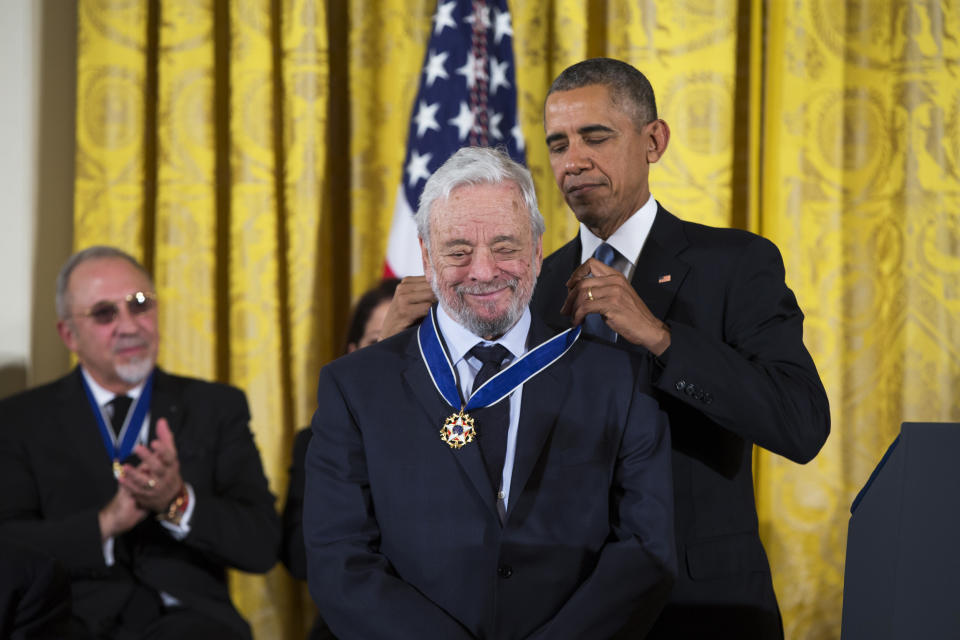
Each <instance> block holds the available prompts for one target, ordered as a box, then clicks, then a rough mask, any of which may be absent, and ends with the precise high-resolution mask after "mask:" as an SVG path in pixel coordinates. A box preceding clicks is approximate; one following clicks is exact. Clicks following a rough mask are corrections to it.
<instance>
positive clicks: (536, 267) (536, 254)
mask: <svg viewBox="0 0 960 640" xmlns="http://www.w3.org/2000/svg"><path fill="white" fill-rule="evenodd" d="M542 266H543V236H540V237H539V238H537V244H536V245H535V246H534V248H533V277H534V278H538V277H540V268H541V267H542Z"/></svg>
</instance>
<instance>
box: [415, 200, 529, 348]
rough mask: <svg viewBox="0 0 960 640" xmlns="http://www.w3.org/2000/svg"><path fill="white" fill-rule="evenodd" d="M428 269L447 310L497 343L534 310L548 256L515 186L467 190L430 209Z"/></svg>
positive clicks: (425, 265) (425, 261) (425, 254)
mask: <svg viewBox="0 0 960 640" xmlns="http://www.w3.org/2000/svg"><path fill="white" fill-rule="evenodd" d="M421 249H422V253H423V269H424V273H425V274H426V276H427V280H428V281H429V282H430V284H431V286H432V287H433V290H434V293H435V294H436V296H437V299H439V300H440V304H442V305H443V308H444V310H445V311H446V312H447V313H448V314H450V317H452V318H453V319H454V320H456V321H457V322H459V323H460V324H461V325H463V326H465V327H466V328H467V329H469V330H470V331H471V332H473V333H474V334H476V335H478V336H481V337H484V338H496V337H499V336H501V335H503V334H504V333H506V332H507V331H508V330H509V329H510V327H512V326H513V325H514V324H516V322H517V320H519V319H520V316H521V315H522V314H523V311H524V309H526V307H527V305H528V304H529V303H530V297H531V296H532V295H533V285H534V284H535V283H536V281H537V276H538V275H539V274H540V262H541V259H542V257H543V249H542V245H541V241H540V238H539V237H538V238H536V239H534V237H533V230H532V229H531V225H530V216H529V213H528V211H527V207H526V205H525V204H524V202H523V196H522V194H521V192H520V189H519V187H517V185H516V184H514V183H513V182H505V183H501V184H480V185H463V186H460V187H457V188H456V189H454V190H453V192H451V194H450V197H448V198H446V199H444V200H437V201H436V202H434V204H433V207H432V208H431V210H430V249H429V251H428V250H427V248H426V246H425V245H424V243H423V242H422V241H421Z"/></svg>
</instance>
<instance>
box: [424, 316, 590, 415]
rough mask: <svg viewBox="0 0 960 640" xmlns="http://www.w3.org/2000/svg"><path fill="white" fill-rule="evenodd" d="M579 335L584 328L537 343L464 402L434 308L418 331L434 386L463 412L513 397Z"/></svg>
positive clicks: (559, 356)
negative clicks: (442, 339)
mask: <svg viewBox="0 0 960 640" xmlns="http://www.w3.org/2000/svg"><path fill="white" fill-rule="evenodd" d="M579 337H580V327H575V328H572V329H567V330H566V331H564V332H563V333H560V334H558V335H555V336H554V337H552V338H550V339H549V340H547V341H546V342H543V343H541V344H539V345H537V346H536V347H534V348H533V349H531V350H530V351H528V352H527V353H525V354H524V355H523V356H521V357H519V358H517V359H516V360H514V361H513V362H511V363H510V365H509V366H507V367H505V368H503V369H502V370H501V371H500V372H499V373H497V374H496V375H495V376H493V377H492V378H490V379H489V380H487V381H486V382H485V383H483V385H482V386H481V387H480V388H479V389H475V390H474V391H473V393H472V394H471V395H470V397H469V398H468V399H467V402H466V403H463V402H462V401H461V399H460V390H459V389H458V387H457V380H456V376H455V374H454V370H453V363H451V362H450V358H449V357H448V356H447V352H446V351H445V350H444V348H443V345H442V344H441V343H440V335H439V329H438V328H437V319H436V315H435V313H434V310H433V309H432V308H431V309H430V314H429V315H428V316H427V317H426V318H425V319H424V320H423V322H422V323H421V324H420V329H419V330H418V332H417V342H418V343H419V345H420V355H421V356H422V357H423V362H424V364H425V365H426V366H427V371H428V372H429V374H430V379H431V380H433V386H434V387H436V389H437V391H438V392H439V393H440V395H441V396H443V399H444V400H446V401H447V404H449V405H450V406H451V407H453V408H454V409H456V408H457V407H460V411H461V413H462V412H464V411H470V410H472V409H478V408H483V407H489V406H492V405H495V404H497V403H498V402H500V401H501V400H503V399H504V398H506V397H507V396H509V395H510V394H511V393H512V392H513V390H514V389H516V388H517V387H519V386H520V385H522V384H523V383H524V382H526V381H527V380H529V379H530V378H532V377H534V376H535V375H537V374H539V373H540V372H541V371H543V370H544V369H546V368H547V367H549V366H550V365H551V364H553V363H554V362H556V361H557V360H559V359H560V358H561V357H562V356H563V354H565V353H566V352H567V351H569V350H570V347H572V346H573V343H574V342H576V341H577V338H579Z"/></svg>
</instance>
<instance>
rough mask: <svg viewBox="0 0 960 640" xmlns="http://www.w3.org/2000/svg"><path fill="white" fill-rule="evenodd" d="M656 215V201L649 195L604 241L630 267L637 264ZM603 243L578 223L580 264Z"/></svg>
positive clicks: (583, 225)
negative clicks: (644, 202)
mask: <svg viewBox="0 0 960 640" xmlns="http://www.w3.org/2000/svg"><path fill="white" fill-rule="evenodd" d="M656 215H657V201H656V200H654V199H653V196H652V195H651V196H650V198H649V199H648V200H647V202H646V204H644V205H643V206H642V207H640V208H639V209H637V210H636V211H635V212H634V214H633V215H632V216H630V217H629V218H627V219H626V221H625V222H624V223H623V224H622V225H620V228H619V229H617V230H616V231H614V232H613V235H611V236H610V237H609V238H607V240H606V242H607V244H609V245H610V246H611V247H613V248H614V249H616V250H617V252H618V253H619V254H620V255H622V256H623V257H624V258H626V259H627V261H628V262H629V263H630V266H631V267H635V266H636V264H637V258H638V257H639V256H640V251H641V250H642V249H643V245H644V243H645V242H646V241H647V236H649V235H650V227H652V226H653V219H654V218H655V217H656ZM601 243H603V240H601V239H600V238H598V237H597V236H595V235H593V232H591V231H590V230H589V229H587V227H586V225H585V224H583V223H582V222H581V223H580V264H583V263H584V262H586V261H587V259H588V258H591V257H593V252H594V251H596V250H597V247H599V246H600V245H601Z"/></svg>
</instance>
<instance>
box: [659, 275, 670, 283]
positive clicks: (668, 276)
mask: <svg viewBox="0 0 960 640" xmlns="http://www.w3.org/2000/svg"><path fill="white" fill-rule="evenodd" d="M665 282H670V274H669V273H668V274H667V275H665V276H660V279H659V280H657V284H663V283H665Z"/></svg>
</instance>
